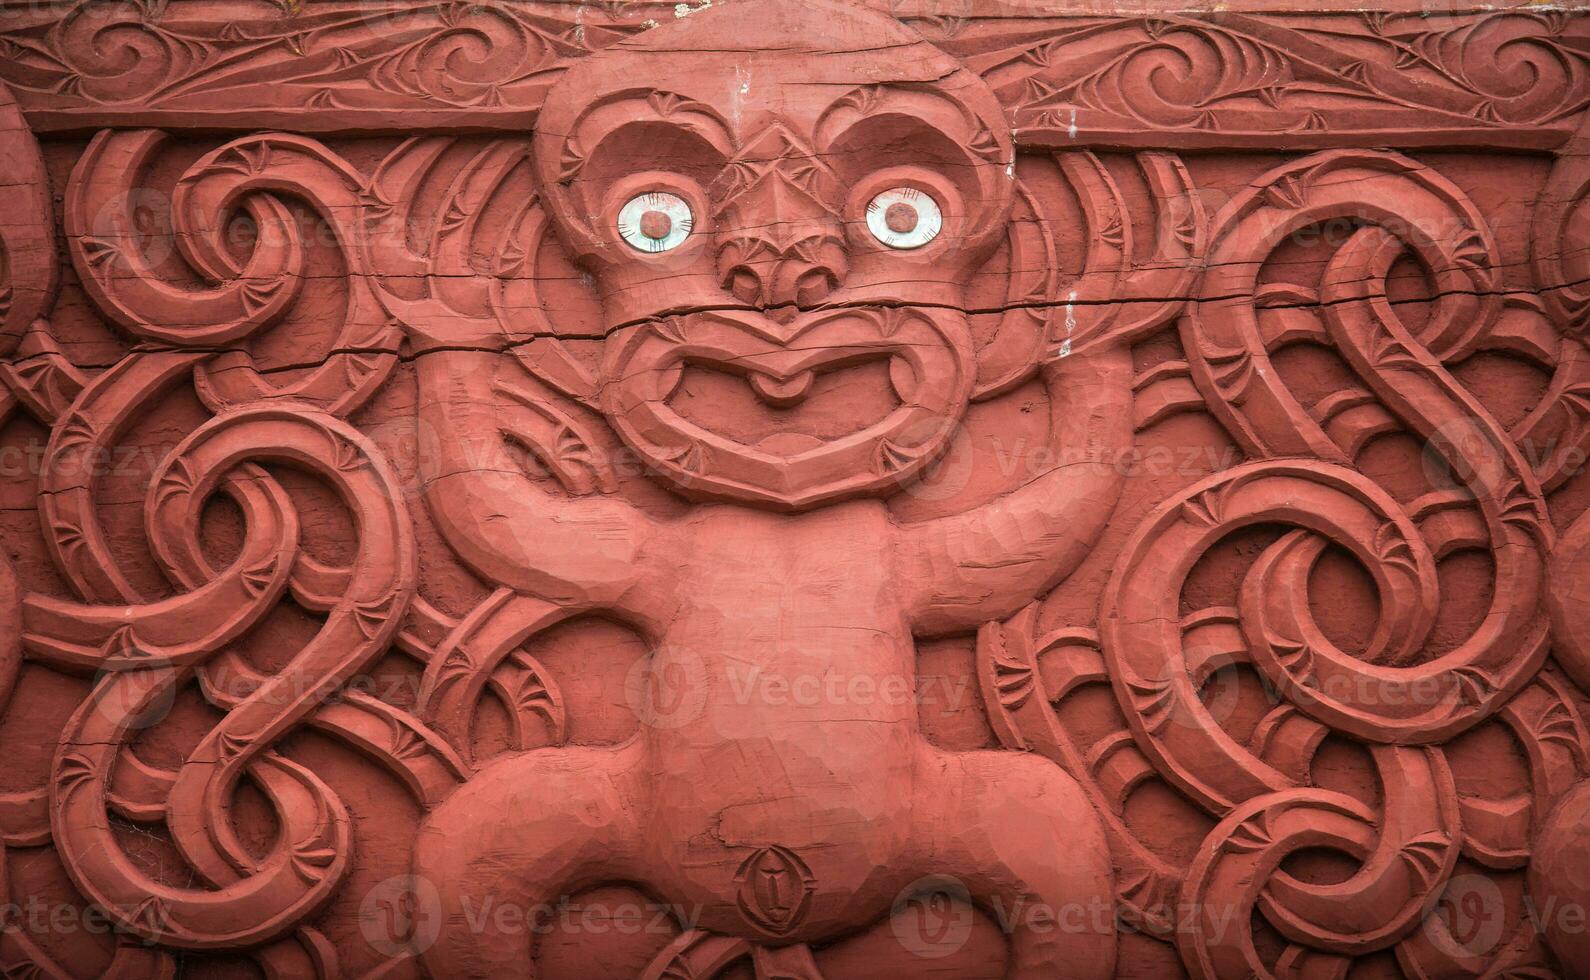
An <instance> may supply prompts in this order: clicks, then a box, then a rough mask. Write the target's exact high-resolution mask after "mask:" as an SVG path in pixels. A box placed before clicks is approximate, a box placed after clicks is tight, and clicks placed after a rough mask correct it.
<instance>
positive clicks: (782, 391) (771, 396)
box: [751, 371, 813, 408]
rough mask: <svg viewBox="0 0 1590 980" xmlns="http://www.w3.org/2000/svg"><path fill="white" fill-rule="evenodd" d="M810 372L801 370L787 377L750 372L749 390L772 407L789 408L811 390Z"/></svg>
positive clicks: (803, 399) (804, 398) (803, 398)
mask: <svg viewBox="0 0 1590 980" xmlns="http://www.w3.org/2000/svg"><path fill="white" fill-rule="evenodd" d="M812 377H813V375H812V372H810V371H802V372H801V373H799V374H795V375H791V376H790V377H788V378H783V379H780V378H775V377H773V376H772V375H768V374H752V375H751V390H752V391H754V392H756V396H757V397H758V398H760V399H762V400H763V401H764V402H767V403H768V404H769V405H771V406H773V407H774V408H791V407H793V406H795V405H799V404H800V403H801V402H803V401H805V400H806V396H807V395H808V394H810V393H811V390H812Z"/></svg>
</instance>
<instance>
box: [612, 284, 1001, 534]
mask: <svg viewBox="0 0 1590 980" xmlns="http://www.w3.org/2000/svg"><path fill="white" fill-rule="evenodd" d="M943 319H945V320H950V319H953V318H951V317H944V318H943ZM965 336H966V332H965V328H964V323H961V322H940V317H939V316H936V315H929V313H928V312H925V311H924V312H918V311H899V310H846V311H841V312H837V313H829V314H824V315H822V316H820V317H818V318H815V319H810V320H809V321H808V322H805V323H800V324H796V325H792V326H790V327H784V326H780V325H773V324H768V323H764V322H762V321H760V320H753V321H744V320H736V319H732V318H730V317H726V316H720V315H716V314H703V315H700V316H692V317H677V318H672V319H670V320H667V321H663V322H659V323H655V324H648V325H646V326H644V327H641V328H639V329H638V330H637V331H635V332H634V333H633V334H632V335H631V336H629V337H628V338H627V339H626V340H625V341H624V342H622V343H621V344H620V345H619V350H618V351H617V354H616V356H614V357H612V358H611V359H610V360H609V362H608V365H607V368H608V375H607V376H608V378H609V384H608V386H607V388H606V392H607V397H606V401H605V405H604V407H605V408H606V411H607V415H608V419H609V421H610V422H611V424H612V425H613V427H614V429H615V430H616V431H617V432H618V433H619V434H620V436H622V437H623V439H624V440H625V442H626V443H627V444H628V445H629V446H630V447H631V448H632V449H633V450H635V451H636V452H637V453H639V454H640V455H641V456H642V457H643V458H644V459H645V460H646V461H647V463H648V465H650V466H651V467H653V468H654V470H655V472H656V473H657V475H658V476H660V477H661V478H662V479H664V480H665V481H666V482H667V483H668V484H669V485H670V486H671V487H672V488H673V489H675V490H676V491H677V492H679V493H681V494H682V495H684V496H688V497H693V498H702V499H717V500H733V501H738V502H742V503H749V504H756V505H759V506H764V507H773V508H776V509H781V510H795V509H802V508H807V507H813V506H818V505H821V504H827V503H833V502H835V501H838V500H842V499H846V498H851V497H859V496H866V495H874V494H883V493H887V492H889V491H891V490H894V489H897V488H898V487H899V486H901V485H902V484H904V483H906V482H908V481H910V480H911V479H913V478H914V477H916V476H917V475H918V474H920V473H921V471H922V470H923V469H924V468H926V467H927V466H928V465H929V464H931V463H932V462H933V461H934V460H935V459H936V458H938V456H939V455H940V454H941V453H942V452H943V451H944V449H945V448H946V447H947V446H948V445H949V441H950V436H951V435H952V434H953V432H954V429H955V427H956V425H957V424H958V422H959V420H960V418H961V416H962V414H963V413H964V411H965V409H966V405H967V402H968V400H969V398H970V394H971V387H972V381H973V378H974V375H975V371H974V369H973V368H974V364H973V360H972V356H971V354H970V351H969V347H968V343H967V341H966V340H965ZM880 365H881V366H882V367H884V368H885V370H883V371H879V370H876V367H877V366H880ZM864 367H872V368H874V369H873V370H869V371H866V372H865V373H864V374H863V373H862V372H861V371H860V370H857V369H859V368H864ZM691 370H706V371H711V372H716V373H719V374H726V375H733V376H734V378H735V380H734V383H735V384H743V385H744V386H745V389H746V390H747V391H748V393H749V395H754V398H755V401H756V402H758V403H759V405H760V406H762V407H765V408H769V409H776V410H778V411H777V413H774V414H780V415H785V416H787V419H786V420H785V422H784V423H783V424H782V425H781V424H779V423H777V422H775V423H774V424H772V425H771V426H762V427H761V428H760V430H759V431H757V432H756V433H755V434H754V435H752V434H749V433H748V432H747V426H746V425H745V424H744V422H745V420H744V419H743V418H739V417H737V416H736V415H735V413H734V410H733V409H732V408H729V409H726V410H725V411H724V413H723V415H722V416H721V417H718V418H714V417H713V416H712V415H711V414H710V413H705V414H704V413H703V412H701V411H700V410H697V411H695V412H691V413H689V414H690V417H686V414H685V413H683V412H681V411H680V410H679V409H678V408H677V407H676V406H675V405H674V404H672V399H673V397H674V395H675V393H676V390H677V389H678V388H679V387H680V386H681V384H682V382H683V379H684V378H685V376H686V373H687V371H691ZM853 370H854V371H856V373H857V375H858V376H859V377H860V378H861V380H862V382H863V383H874V384H878V385H880V386H882V387H885V388H888V389H890V391H889V392H888V395H889V401H890V403H891V404H892V406H893V407H892V408H890V409H889V410H887V411H884V412H883V413H882V414H881V416H879V417H873V418H860V419H857V420H855V422H856V427H855V428H854V429H853V431H847V432H845V433H843V434H841V435H837V436H836V435H832V434H825V435H823V436H818V435H813V434H811V433H810V432H809V431H802V429H801V426H800V423H801V421H802V419H801V418H800V413H801V412H802V403H803V402H804V400H805V399H806V397H807V396H808V394H809V393H810V392H811V391H812V390H813V388H814V386H820V385H821V379H822V378H823V377H824V376H826V375H829V374H832V373H837V372H841V371H853ZM879 394H880V395H881V394H883V393H881V392H880V393H879ZM749 395H748V397H749ZM737 423H738V424H737ZM785 426H787V428H786V427H785Z"/></svg>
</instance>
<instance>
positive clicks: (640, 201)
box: [618, 191, 695, 252]
mask: <svg viewBox="0 0 1590 980" xmlns="http://www.w3.org/2000/svg"><path fill="white" fill-rule="evenodd" d="M694 224H695V217H694V216H693V215H691V213H690V205H688V204H686V203H685V200H684V198H682V197H678V196H677V195H674V194H669V193H666V192H665V191H650V192H648V193H645V194H641V195H639V196H638V197H632V198H630V199H629V201H628V203H626V204H625V205H624V206H623V207H622V208H620V209H619V212H618V233H619V235H621V236H623V239H624V241H626V242H628V243H629V244H630V245H632V246H634V247H635V248H638V249H640V250H641V251H642V252H666V251H668V250H669V249H671V248H678V247H679V246H680V245H683V244H684V242H685V239H687V238H689V237H690V229H691V227H692V226H693V225H694Z"/></svg>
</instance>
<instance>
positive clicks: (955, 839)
mask: <svg viewBox="0 0 1590 980" xmlns="http://www.w3.org/2000/svg"><path fill="white" fill-rule="evenodd" d="M918 768H919V771H918V778H917V782H916V791H915V807H914V813H915V816H916V819H917V821H918V823H919V830H918V831H917V833H918V835H919V836H918V837H917V839H916V840H915V841H914V842H913V850H915V851H916V854H917V855H918V860H919V862H920V863H919V864H918V865H917V866H918V867H920V868H922V869H923V870H924V871H925V873H926V874H928V875H935V876H944V877H946V878H949V879H953V880H954V881H956V882H959V883H960V884H961V885H963V886H964V887H965V888H966V890H967V892H968V893H969V896H970V898H971V900H972V901H973V902H974V903H976V904H977V905H978V906H980V907H982V908H983V909H984V910H985V911H987V912H989V913H990V914H991V915H992V916H993V917H994V920H995V921H996V922H997V923H998V924H999V925H1000V926H1001V928H1003V929H1004V930H1005V932H1006V933H1007V934H1008V935H1009V937H1010V960H1009V966H1008V967H1007V968H1006V971H1005V975H1006V976H1007V977H1008V978H1010V980H1040V978H1052V977H1070V978H1074V980H1090V978H1099V980H1104V978H1108V977H1110V976H1111V975H1112V974H1113V972H1114V969H1115V922H1114V897H1113V896H1114V892H1113V888H1112V882H1111V873H1110V851H1109V845H1108V844H1107V843H1106V841H1105V839H1104V831H1103V828H1102V827H1101V826H1100V824H1099V820H1098V817H1097V815H1096V814H1095V813H1094V811H1093V807H1092V805H1091V804H1090V803H1089V802H1088V800H1087V797H1086V796H1085V795H1084V794H1083V792H1082V789H1081V788H1080V787H1079V786H1077V784H1076V782H1075V781H1073V780H1072V779H1071V777H1070V776H1068V775H1066V774H1065V773H1064V772H1063V771H1061V770H1060V769H1059V768H1057V767H1056V766H1055V765H1054V764H1053V763H1051V762H1048V761H1047V760H1044V759H1040V758H1038V757H1036V756H1030V755H1016V754H1013V753H1009V752H960V753H951V752H941V751H939V750H937V749H934V748H924V749H923V750H922V753H921V756H920V760H919V762H918Z"/></svg>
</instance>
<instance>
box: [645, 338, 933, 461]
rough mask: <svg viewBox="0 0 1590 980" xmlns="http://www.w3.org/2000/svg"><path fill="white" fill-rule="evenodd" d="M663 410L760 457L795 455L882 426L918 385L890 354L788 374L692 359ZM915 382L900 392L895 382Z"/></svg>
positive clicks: (753, 363) (750, 364)
mask: <svg viewBox="0 0 1590 980" xmlns="http://www.w3.org/2000/svg"><path fill="white" fill-rule="evenodd" d="M678 377H679V381H678V383H677V384H676V385H675V387H674V389H673V390H672V391H671V392H669V394H668V397H667V402H666V403H667V406H668V408H670V409H671V410H673V411H674V412H675V413H677V414H678V415H679V417H680V418H682V419H684V420H685V421H686V422H689V423H691V424H693V425H697V426H700V427H701V428H703V429H706V430H709V431H714V432H717V433H719V434H721V435H723V436H725V437H727V438H730V439H733V440H735V441H736V442H740V443H744V444H745V445H747V446H753V447H755V448H756V449H758V450H760V451H762V452H768V453H773V454H775V455H782V456H796V455H799V454H800V453H801V452H805V451H807V450H810V449H813V448H816V447H817V446H819V445H820V444H821V443H822V442H824V441H827V440H832V439H841V438H844V437H846V436H848V435H851V434H853V433H856V432H860V431H862V430H865V429H867V428H869V427H871V426H874V425H878V424H880V423H882V422H883V421H884V420H885V419H887V418H888V416H889V415H890V414H891V413H892V412H895V411H897V410H899V408H900V407H901V406H902V405H904V404H906V403H907V401H908V400H909V397H910V394H911V390H912V389H913V388H914V387H915V383H914V377H915V375H914V373H913V371H912V370H911V367H910V366H909V365H908V364H903V362H902V361H901V360H900V359H899V358H895V357H893V356H890V355H888V354H866V355H861V356H858V357H847V358H842V359H838V360H834V361H829V362H827V363H824V364H821V365H817V366H806V367H797V368H795V369H793V370H791V369H788V368H785V367H782V366H779V365H776V364H768V363H764V362H760V361H757V360H754V359H753V360H749V361H746V360H741V361H736V362H731V363H723V362H715V361H711V360H707V359H698V360H693V361H691V362H689V363H687V364H685V366H684V368H683V370H682V371H680V372H679V373H678ZM896 377H899V378H904V379H912V380H911V381H909V382H908V383H905V384H903V385H902V388H903V390H902V389H901V388H897V387H896V385H895V383H894V382H893V380H892V379H893V378H896Z"/></svg>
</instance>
